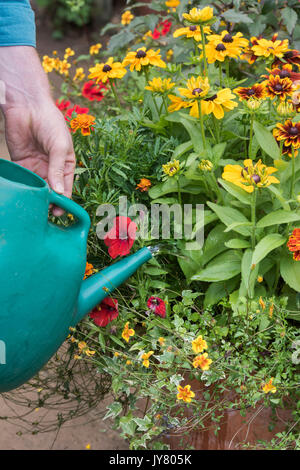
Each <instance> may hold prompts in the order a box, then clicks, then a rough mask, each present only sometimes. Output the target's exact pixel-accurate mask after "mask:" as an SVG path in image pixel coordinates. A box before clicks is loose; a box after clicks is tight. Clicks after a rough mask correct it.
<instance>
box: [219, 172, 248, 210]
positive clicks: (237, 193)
mask: <svg viewBox="0 0 300 470" xmlns="http://www.w3.org/2000/svg"><path fill="white" fill-rule="evenodd" d="M218 182H219V183H220V184H221V185H222V186H223V188H224V189H226V191H228V192H229V194H231V195H232V196H234V197H235V198H236V199H238V200H239V201H242V202H243V203H244V204H248V205H249V206H251V200H252V198H251V195H250V194H249V193H247V192H246V191H245V190H244V189H242V188H239V187H238V186H236V185H235V184H233V183H230V182H229V181H225V180H223V179H222V178H219V179H218Z"/></svg>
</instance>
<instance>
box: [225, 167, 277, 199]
mask: <svg viewBox="0 0 300 470" xmlns="http://www.w3.org/2000/svg"><path fill="white" fill-rule="evenodd" d="M275 171H277V169H276V168H273V167H267V166H266V165H264V164H262V163H261V160H259V161H258V162H257V163H254V164H253V161H252V160H250V159H247V160H244V167H241V166H240V165H226V166H225V168H224V172H223V174H222V178H223V179H224V180H226V181H229V182H230V183H233V184H235V185H236V186H239V187H240V188H242V189H244V190H245V191H247V192H248V193H252V192H253V191H254V187H255V186H257V187H261V188H263V187H267V186H270V184H273V183H280V181H279V180H278V179H277V178H275V176H272V173H274V172H275Z"/></svg>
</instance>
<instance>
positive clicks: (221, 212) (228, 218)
mask: <svg viewBox="0 0 300 470" xmlns="http://www.w3.org/2000/svg"><path fill="white" fill-rule="evenodd" d="M207 205H208V206H209V207H210V208H211V209H212V210H213V211H214V212H215V213H216V214H217V216H218V217H219V219H220V220H221V221H222V222H223V224H225V225H226V226H227V227H228V226H229V225H231V224H234V223H247V224H248V223H249V220H248V219H247V218H246V217H245V216H244V215H243V214H242V213H241V212H240V211H238V210H237V209H233V208H231V207H223V206H219V205H218V204H214V203H213V202H207ZM232 230H235V231H236V232H238V233H240V234H241V235H245V236H247V235H249V234H250V229H249V228H248V227H244V226H237V227H234V228H232Z"/></svg>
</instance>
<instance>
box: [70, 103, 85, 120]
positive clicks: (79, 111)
mask: <svg viewBox="0 0 300 470" xmlns="http://www.w3.org/2000/svg"><path fill="white" fill-rule="evenodd" d="M89 110H90V109H89V108H81V107H80V106H78V104H75V106H73V108H69V109H68V111H67V112H66V114H65V120H66V121H71V119H72V114H73V113H77V114H88V112H89Z"/></svg>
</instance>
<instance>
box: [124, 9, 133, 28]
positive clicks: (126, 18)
mask: <svg viewBox="0 0 300 470" xmlns="http://www.w3.org/2000/svg"><path fill="white" fill-rule="evenodd" d="M133 18H134V15H133V14H132V13H131V11H130V10H128V11H125V12H124V13H123V15H122V17H121V23H122V24H123V25H127V24H130V23H131V21H132V20H133Z"/></svg>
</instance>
